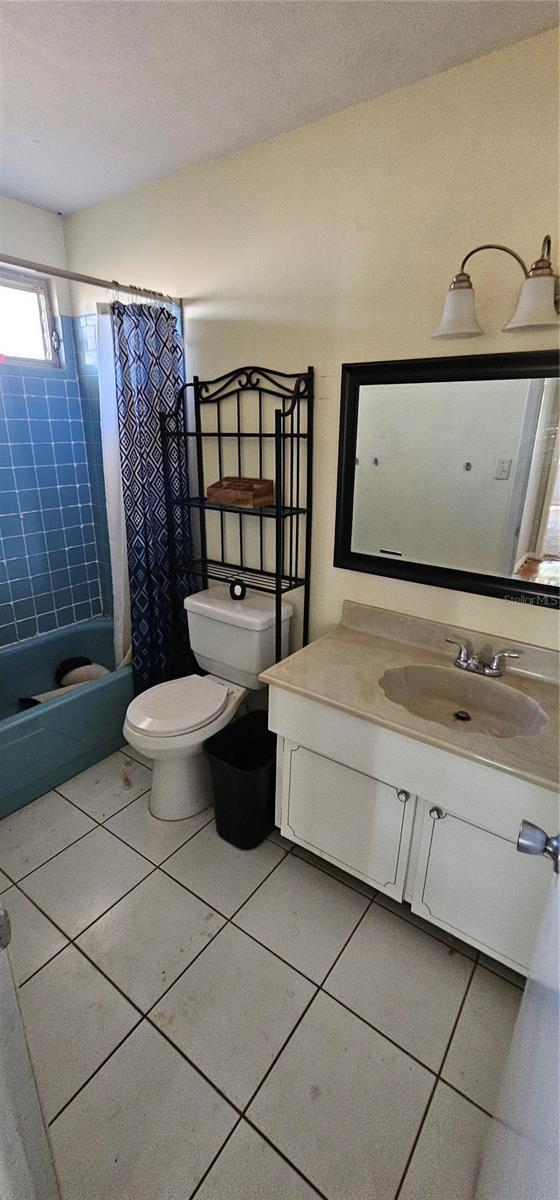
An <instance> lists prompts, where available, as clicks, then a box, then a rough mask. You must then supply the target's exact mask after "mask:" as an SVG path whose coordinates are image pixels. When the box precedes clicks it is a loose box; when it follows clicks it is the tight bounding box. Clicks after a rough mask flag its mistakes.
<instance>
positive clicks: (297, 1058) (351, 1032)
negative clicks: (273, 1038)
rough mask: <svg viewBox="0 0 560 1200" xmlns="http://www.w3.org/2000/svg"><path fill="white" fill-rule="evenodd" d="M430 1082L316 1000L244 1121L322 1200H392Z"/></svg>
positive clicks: (325, 1000)
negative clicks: (247, 1120) (249, 1122)
mask: <svg viewBox="0 0 560 1200" xmlns="http://www.w3.org/2000/svg"><path fill="white" fill-rule="evenodd" d="M432 1087H433V1076H432V1075H431V1074H430V1073H429V1072H428V1071H426V1070H424V1068H423V1067H421V1066H419V1064H418V1063H415V1062H414V1060H413V1059H411V1058H409V1057H408V1055H406V1054H403V1052H402V1051H401V1050H399V1049H398V1048H397V1047H396V1046H392V1045H391V1043H390V1042H388V1041H387V1040H386V1038H383V1037H381V1035H380V1034H378V1033H376V1032H375V1031H374V1030H373V1029H370V1028H369V1027H368V1026H367V1025H365V1024H364V1023H363V1021H360V1020H359V1019H358V1017H355V1016H354V1015H353V1013H349V1012H347V1011H346V1009H344V1008H341V1006H340V1005H339V1004H337V1003H336V1001H335V1000H331V998H330V997H329V996H325V995H324V994H321V993H320V994H319V995H318V996H317V997H316V999H315V1000H314V1001H313V1003H312V1005H311V1007H310V1009H309V1011H308V1012H307V1013H306V1014H305V1016H304V1018H303V1020H302V1021H301V1024H300V1025H299V1026H298V1028H297V1029H296V1031H295V1033H294V1034H293V1036H292V1038H291V1039H290V1041H289V1042H288V1045H287V1046H286V1049H285V1050H284V1051H283V1052H282V1054H281V1055H280V1058H279V1059H278V1062H277V1063H276V1064H275V1066H274V1067H273V1069H272V1071H271V1073H270V1075H269V1076H268V1078H267V1079H266V1080H265V1082H264V1084H263V1086H262V1088H261V1089H260V1091H259V1092H258V1093H257V1096H256V1098H255V1100H254V1101H253V1103H252V1104H251V1105H250V1106H249V1109H248V1116H249V1118H250V1119H251V1120H252V1121H253V1122H254V1123H255V1124H256V1125H257V1126H258V1128H259V1129H262V1131H263V1133H264V1134H266V1136H267V1137H269V1138H270V1140H271V1141H272V1142H273V1143H274V1145H276V1146H277V1147H278V1149H279V1150H281V1151H282V1152H283V1153H284V1154H285V1155H286V1156H287V1157H288V1158H289V1160H290V1162H293V1163H294V1165H295V1166H296V1167H298V1168H299V1170H301V1171H302V1172H303V1174H304V1175H305V1176H306V1177H307V1178H308V1179H310V1180H311V1182H312V1183H314V1184H316V1186H317V1187H318V1188H320V1189H321V1191H322V1192H324V1193H325V1194H326V1195H327V1196H328V1197H329V1200H372V1197H373V1196H375V1200H393V1197H394V1194H395V1191H396V1188H397V1186H398V1183H399V1180H400V1178H401V1176H402V1173H403V1171H404V1168H405V1165H406V1161H407V1157H408V1155H409V1154H410V1151H411V1148H412V1145H413V1142H414V1138H415V1136H416V1133H417V1131H418V1128H419V1125H420V1121H421V1119H422V1116H423V1113H424V1110H425V1107H426V1104H427V1103H428V1099H429V1096H430V1093H431V1090H432Z"/></svg>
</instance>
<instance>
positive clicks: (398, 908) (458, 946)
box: [375, 892, 477, 961]
mask: <svg viewBox="0 0 560 1200" xmlns="http://www.w3.org/2000/svg"><path fill="white" fill-rule="evenodd" d="M375 903H376V904H380V905H381V907H382V908H388V909H389V911H390V912H392V913H395V915H396V916H397V917H402V918H403V920H404V921H408V922H409V923H410V924H411V925H416V928H417V929H423V930H424V932H425V933H429V934H430V936H431V937H435V938H437V939H438V941H440V942H445V944H446V946H452V947H453V949H454V950H458V951H459V953H460V954H465V955H466V956H467V958H472V959H473V961H474V959H475V958H476V953H477V952H476V950H475V948H474V946H469V945H468V944H467V942H462V941H461V939H460V938H456V937H454V936H453V934H452V933H448V932H447V930H446V929H440V927H439V925H434V923H433V921H425V920H424V918H423V917H420V916H418V913H413V911H412V909H411V907H410V904H404V903H403V904H398V903H397V901H396V900H393V899H392V898H391V896H385V894H384V893H383V892H378V893H377V896H376V898H375Z"/></svg>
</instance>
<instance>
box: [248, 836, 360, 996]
mask: <svg viewBox="0 0 560 1200" xmlns="http://www.w3.org/2000/svg"><path fill="white" fill-rule="evenodd" d="M368 903H369V902H368V900H367V899H366V897H365V896H360V895H359V893H358V892H355V891H353V890H352V888H349V887H346V885H345V884H343V883H339V882H338V881H337V880H335V879H331V878H330V876H328V875H326V874H325V873H324V871H318V870H317V869H316V867H311V866H309V864H308V863H305V862H303V861H302V860H301V859H300V858H296V857H295V855H293V854H290V855H288V857H287V858H286V859H285V861H284V862H283V863H282V864H281V866H279V867H278V869H277V870H276V871H274V873H273V874H272V875H271V876H270V879H267V881H266V883H263V885H262V887H260V888H259V890H258V892H256V893H255V895H254V896H252V897H251V899H250V900H249V901H248V902H247V904H245V905H244V906H243V908H242V909H241V911H240V912H239V913H238V914H237V916H236V918H235V924H236V925H239V927H240V928H241V929H246V930H247V932H248V933H251V934H252V935H253V937H256V938H257V940H258V941H259V942H263V943H264V945H265V946H270V949H271V950H274V951H275V952H276V953H277V954H279V955H280V957H281V958H285V959H286V961H287V962H289V963H291V964H292V965H293V966H294V967H297V969H298V970H299V971H302V972H303V974H304V975H307V976H308V977H309V978H310V979H313V980H315V982H317V983H320V982H321V980H322V979H324V977H325V975H326V973H327V971H328V970H329V968H330V967H331V966H332V964H333V962H334V960H335V958H336V956H337V954H338V953H339V952H340V950H341V949H342V947H343V945H344V943H345V941H346V939H347V938H348V937H349V936H350V934H351V933H352V930H353V929H354V928H355V926H356V924H357V922H358V921H359V919H360V917H361V915H362V913H363V912H364V909H365V908H367V905H368Z"/></svg>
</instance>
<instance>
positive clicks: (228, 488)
mask: <svg viewBox="0 0 560 1200" xmlns="http://www.w3.org/2000/svg"><path fill="white" fill-rule="evenodd" d="M206 498H207V500H209V501H210V502H211V503H212V504H231V505H235V506H236V507H238V508H264V506H265V505H268V504H274V481H273V480H272V479H245V478H243V476H236V475H227V476H226V477H225V479H220V480H218V482H217V483H211V484H210V486H209V488H208V489H207V492H206Z"/></svg>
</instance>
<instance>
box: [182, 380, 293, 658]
mask: <svg viewBox="0 0 560 1200" xmlns="http://www.w3.org/2000/svg"><path fill="white" fill-rule="evenodd" d="M189 389H192V393H193V397H192V399H193V402H192V404H191V403H190V396H189V394H188V393H189ZM274 402H276V405H275V404H274ZM160 420H161V432H162V444H163V459H164V480H165V501H166V512H167V522H168V534H169V545H170V554H171V572H172V576H173V577H174V581H175V582H176V584H177V587H178V586H179V583H180V581H181V580H184V578H185V576H186V575H190V576H197V577H199V578H200V579H202V581H203V585H204V586H205V587H207V586H208V582H209V580H217V581H220V582H225V583H229V584H230V585H232V584H233V583H235V582H240V583H242V584H244V585H245V587H247V588H251V589H253V590H254V591H259V592H271V593H273V594H274V597H275V617H276V641H275V649H276V660H277V661H279V659H280V658H281V657H282V629H281V605H282V597H283V596H284V595H285V594H286V593H287V592H291V591H294V590H295V589H296V588H303V589H304V600H303V639H302V640H303V645H304V646H305V645H306V644H307V642H308V639H309V577H310V569H311V523H312V472H313V367H308V368H307V370H306V371H302V372H299V373H297V374H291V375H290V374H286V373H285V372H283V371H272V370H269V369H268V368H263V367H242V368H240V369H238V370H236V371H230V372H228V374H226V375H220V376H218V378H216V379H210V380H201V379H199V378H198V376H195V377H194V378H193V380H192V383H187V384H185V385H184V386H183V387H182V388H181V390H180V392H179V394H178V396H177V402H176V405H175V408H174V410H173V412H171V413H167V414H162V416H161V418H160ZM191 424H194V428H191V427H190V425H191ZM255 426H256V428H255ZM191 447H194V452H195V455H194V456H195V461H196V475H197V477H198V483H197V494H196V495H192V494H191V492H190V488H189V465H191V466H192V455H191V453H190V450H191ZM209 459H210V460H211V462H212V465H213V469H214V471H215V476H214V477H215V478H216V479H218V478H219V479H222V478H224V476H225V475H237V476H243V475H248V476H258V477H259V478H263V477H264V478H273V479H274V504H273V505H270V506H266V507H263V508H245V507H241V506H236V505H226V504H216V503H213V502H210V501H208V500H207V499H206V498H205V491H206V486H205V476H206V474H207V472H208V466H209V462H208V460H209ZM249 460H250V462H249ZM214 477H213V478H212V479H211V480H210V482H213V481H214ZM211 513H217V514H218V519H217V527H216V525H214V528H213V529H212V530H211V531H210V535H209V531H208V528H207V517H208V514H211ZM193 518H194V521H195V522H196V524H195V526H194V528H193ZM255 522H256V525H255ZM269 522H272V523H273V530H274V537H273V538H269V537H268V536H267V526H268V523H269ZM192 539H194V543H195V544H196V545H197V546H198V553H197V555H196V556H195V557H185V555H184V553H183V547H184V546H185V545H188V544H190V543H191V540H192ZM209 542H211V549H210V553H209V551H208V545H209ZM232 543H234V544H235V549H236V551H237V553H236V554H234V555H233V556H231V555H228V547H231V545H232ZM177 587H174V591H175V593H176V594H177Z"/></svg>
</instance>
